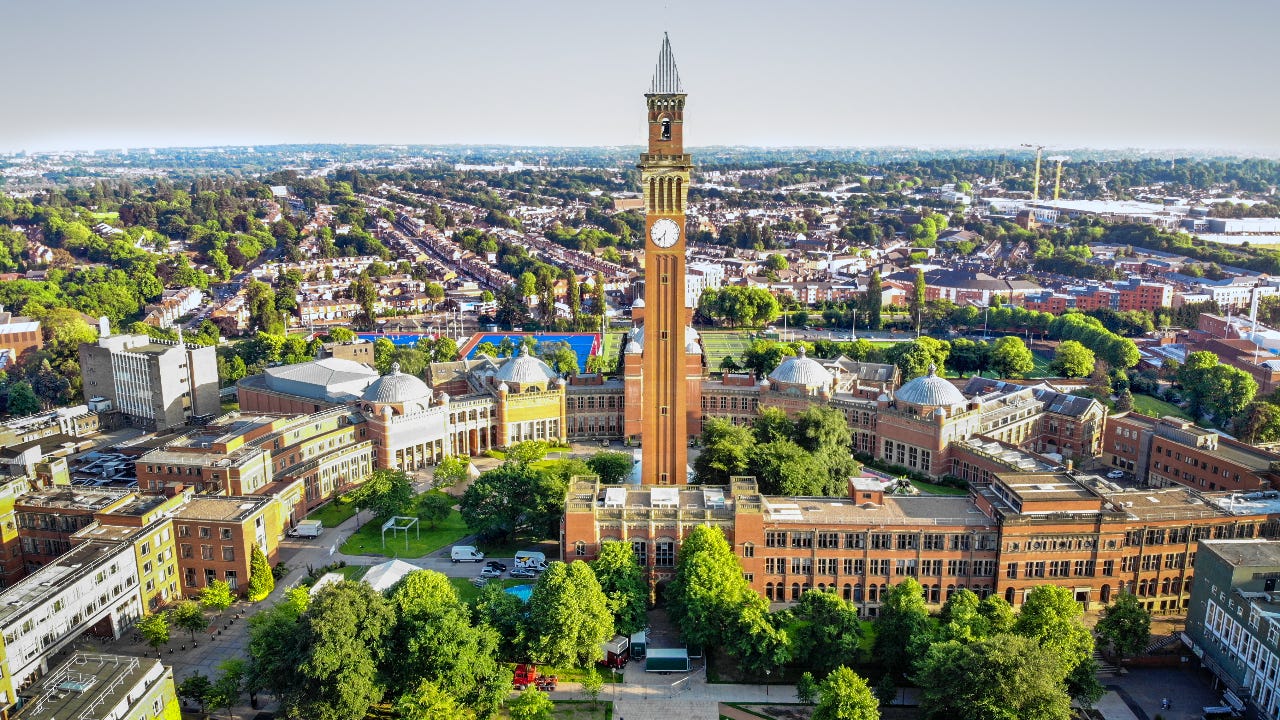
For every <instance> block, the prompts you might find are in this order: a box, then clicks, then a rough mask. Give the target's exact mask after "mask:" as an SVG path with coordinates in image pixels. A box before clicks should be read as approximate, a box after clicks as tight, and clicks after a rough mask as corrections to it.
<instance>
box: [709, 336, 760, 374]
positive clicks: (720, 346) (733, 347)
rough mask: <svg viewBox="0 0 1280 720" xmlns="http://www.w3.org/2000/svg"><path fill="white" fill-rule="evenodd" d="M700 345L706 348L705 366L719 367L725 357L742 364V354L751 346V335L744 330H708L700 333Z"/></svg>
mask: <svg viewBox="0 0 1280 720" xmlns="http://www.w3.org/2000/svg"><path fill="white" fill-rule="evenodd" d="M702 347H703V349H705V350H706V357H707V367H709V368H714V369H717V370H718V369H719V368H720V361H721V360H724V359H725V358H726V357H731V358H733V361H734V362H736V363H738V364H742V355H743V353H745V352H746V351H747V348H749V347H751V337H750V334H749V333H745V332H737V331H731V332H724V331H714V330H708V331H705V332H703V333H702Z"/></svg>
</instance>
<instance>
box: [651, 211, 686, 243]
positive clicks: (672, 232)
mask: <svg viewBox="0 0 1280 720" xmlns="http://www.w3.org/2000/svg"><path fill="white" fill-rule="evenodd" d="M649 237H650V238H652V239H653V244H654V245H657V246H658V247H660V248H669V247H671V246H672V245H675V244H676V241H677V240H679V239H680V226H679V225H677V224H676V223H675V221H674V220H671V219H669V218H662V219H661V220H659V221H658V222H656V223H654V224H653V227H652V228H651V229H650V230H649Z"/></svg>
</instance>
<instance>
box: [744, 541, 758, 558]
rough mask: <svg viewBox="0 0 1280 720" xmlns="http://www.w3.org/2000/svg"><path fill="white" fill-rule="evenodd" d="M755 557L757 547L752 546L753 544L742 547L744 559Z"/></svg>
mask: <svg viewBox="0 0 1280 720" xmlns="http://www.w3.org/2000/svg"><path fill="white" fill-rule="evenodd" d="M755 556H756V546H755V545H752V544H751V543H747V544H746V545H743V546H742V557H744V558H749V557H755Z"/></svg>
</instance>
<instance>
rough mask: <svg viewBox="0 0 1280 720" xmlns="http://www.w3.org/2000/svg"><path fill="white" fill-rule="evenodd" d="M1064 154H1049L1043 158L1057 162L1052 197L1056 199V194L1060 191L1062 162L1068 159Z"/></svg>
mask: <svg viewBox="0 0 1280 720" xmlns="http://www.w3.org/2000/svg"><path fill="white" fill-rule="evenodd" d="M1070 159H1071V158H1070V157H1067V156H1066V155H1051V156H1049V157H1047V158H1045V160H1048V161H1050V162H1056V163H1058V172H1057V174H1056V175H1054V178H1053V199H1054V200H1057V199H1058V195H1059V194H1061V192H1062V163H1064V162H1066V161H1068V160H1070Z"/></svg>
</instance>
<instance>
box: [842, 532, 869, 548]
mask: <svg viewBox="0 0 1280 720" xmlns="http://www.w3.org/2000/svg"><path fill="white" fill-rule="evenodd" d="M866 546H867V536H866V535H863V534H862V533H845V534H844V547H845V549H846V550H861V549H862V548H865V547H866Z"/></svg>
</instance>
